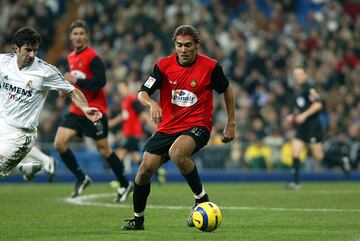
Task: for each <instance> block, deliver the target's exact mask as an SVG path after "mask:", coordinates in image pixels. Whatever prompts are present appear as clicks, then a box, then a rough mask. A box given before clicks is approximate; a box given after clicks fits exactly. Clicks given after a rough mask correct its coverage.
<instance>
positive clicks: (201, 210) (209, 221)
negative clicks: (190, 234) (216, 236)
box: [192, 202, 222, 232]
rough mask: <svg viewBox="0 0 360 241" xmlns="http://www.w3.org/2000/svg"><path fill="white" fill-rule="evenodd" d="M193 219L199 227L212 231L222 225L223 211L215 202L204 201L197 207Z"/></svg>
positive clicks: (205, 230) (202, 229)
mask: <svg viewBox="0 0 360 241" xmlns="http://www.w3.org/2000/svg"><path fill="white" fill-rule="evenodd" d="M192 220H193V222H194V225H195V227H196V228H197V229H199V230H201V231H204V232H212V231H214V230H215V229H216V228H217V227H219V226H220V224H221V221H222V213H221V210H220V208H219V207H218V206H217V205H216V204H215V203H212V202H203V203H200V204H199V205H197V206H196V207H195V209H194V212H193V216H192Z"/></svg>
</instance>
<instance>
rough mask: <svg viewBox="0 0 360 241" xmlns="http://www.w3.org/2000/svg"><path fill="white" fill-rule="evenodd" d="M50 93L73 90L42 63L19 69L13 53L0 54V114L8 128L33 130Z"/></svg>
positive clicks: (36, 60) (55, 70) (49, 66)
mask: <svg viewBox="0 0 360 241" xmlns="http://www.w3.org/2000/svg"><path fill="white" fill-rule="evenodd" d="M49 90H61V91H64V92H67V93H68V92H71V91H73V90H74V87H73V86H72V85H71V84H70V82H68V81H67V80H66V79H65V78H64V77H63V76H62V75H61V73H60V72H59V70H58V69H57V68H56V67H55V66H53V65H50V64H48V63H46V62H45V61H43V60H41V59H39V58H37V57H35V60H34V62H33V63H32V64H31V65H30V66H27V67H24V68H22V69H21V70H20V69H19V67H18V64H17V56H16V55H15V54H0V115H1V117H2V118H3V119H4V120H5V121H6V122H7V123H8V124H10V125H13V126H15V127H18V128H25V129H35V128H36V127H37V125H38V119H39V115H40V112H41V110H42V108H43V106H44V102H45V99H46V96H47V94H48V91H49Z"/></svg>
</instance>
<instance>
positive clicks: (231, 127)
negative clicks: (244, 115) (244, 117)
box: [221, 83, 235, 143]
mask: <svg viewBox="0 0 360 241" xmlns="http://www.w3.org/2000/svg"><path fill="white" fill-rule="evenodd" d="M224 102H225V107H226V111H227V119H228V120H227V123H226V126H225V129H224V132H223V134H224V136H223V137H222V138H221V141H222V142H224V143H227V142H230V141H232V140H233V139H234V138H235V97H234V92H233V89H232V87H231V84H230V83H229V86H228V87H227V89H226V90H225V91H224Z"/></svg>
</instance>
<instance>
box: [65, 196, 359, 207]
mask: <svg viewBox="0 0 360 241" xmlns="http://www.w3.org/2000/svg"><path fill="white" fill-rule="evenodd" d="M113 196H114V194H113V193H106V194H90V195H83V196H80V197H76V198H65V199H64V201H65V202H66V203H70V204H74V205H82V206H100V207H115V208H132V205H129V204H111V203H104V202H96V201H93V200H95V199H99V198H109V197H113ZM147 208H154V209H189V208H190V207H189V206H170V205H147ZM221 209H223V210H245V211H246V210H261V211H278V212H360V209H335V208H276V207H246V206H239V207H235V206H233V207H231V206H222V207H221Z"/></svg>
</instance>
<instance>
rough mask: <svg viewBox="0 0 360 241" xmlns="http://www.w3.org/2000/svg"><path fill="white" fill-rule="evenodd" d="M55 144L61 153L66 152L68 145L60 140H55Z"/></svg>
mask: <svg viewBox="0 0 360 241" xmlns="http://www.w3.org/2000/svg"><path fill="white" fill-rule="evenodd" d="M53 146H54V148H55V150H57V151H58V152H60V153H64V152H65V151H66V150H67V145H65V144H64V143H62V142H59V141H54V144H53Z"/></svg>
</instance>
